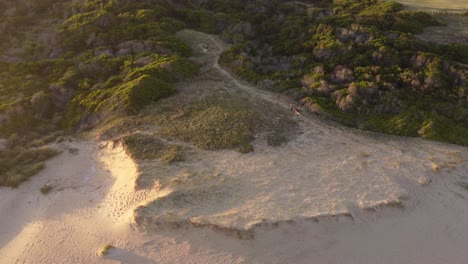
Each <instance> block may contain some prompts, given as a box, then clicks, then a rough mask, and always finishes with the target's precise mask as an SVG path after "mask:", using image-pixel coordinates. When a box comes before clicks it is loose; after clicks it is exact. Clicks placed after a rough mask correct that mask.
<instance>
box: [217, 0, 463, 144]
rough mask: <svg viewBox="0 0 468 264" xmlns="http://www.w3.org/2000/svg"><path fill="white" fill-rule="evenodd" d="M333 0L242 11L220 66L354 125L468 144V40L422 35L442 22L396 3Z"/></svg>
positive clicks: (371, 0)
mask: <svg viewBox="0 0 468 264" xmlns="http://www.w3.org/2000/svg"><path fill="white" fill-rule="evenodd" d="M334 2H335V3H334V4H323V5H322V6H321V7H320V8H319V7H315V8H304V7H302V8H300V7H298V5H297V4H292V3H282V4H281V3H276V4H275V3H273V1H272V2H271V6H268V5H265V9H263V12H260V13H259V12H252V11H250V10H249V9H243V10H244V11H239V13H242V12H245V13H249V12H251V13H250V15H248V16H245V18H247V19H248V20H243V23H244V26H243V29H242V30H237V31H236V30H232V29H231V31H225V37H226V38H227V39H228V40H230V41H231V42H232V43H233V44H234V45H233V46H232V47H231V49H230V50H229V51H227V52H225V53H224V54H223V55H222V57H221V63H223V64H224V65H225V66H226V67H229V68H230V69H231V70H233V71H234V72H235V73H237V74H238V75H240V76H241V77H243V78H245V79H247V80H249V81H251V82H254V83H256V84H257V85H259V86H261V87H264V88H267V89H272V90H275V91H278V92H285V93H288V94H291V95H292V96H294V97H295V98H296V99H298V100H299V101H300V102H301V103H302V104H303V105H305V106H306V107H307V108H309V109H310V110H311V111H313V112H316V113H321V114H325V115H327V116H329V117H332V118H334V119H335V120H337V121H340V122H342V123H344V124H346V125H349V126H354V127H358V128H361V129H368V130H373V131H377V132H384V133H390V134H397V135H404V136H420V137H424V138H430V139H436V140H441V141H446V142H452V143H456V144H461V145H468V99H467V95H468V79H467V76H468V74H467V72H468V71H467V67H466V64H468V46H467V45H462V44H450V45H438V44H435V43H425V42H422V41H420V40H418V39H417V38H416V37H415V36H414V34H415V33H419V32H421V31H422V30H423V29H424V28H425V27H427V26H433V25H440V23H439V22H437V21H436V20H434V19H433V17H432V16H431V15H429V14H427V13H424V12H416V11H406V10H403V8H402V5H401V4H398V3H395V2H379V1H374V0H340V1H334ZM246 29H248V30H246Z"/></svg>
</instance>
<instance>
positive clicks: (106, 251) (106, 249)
mask: <svg viewBox="0 0 468 264" xmlns="http://www.w3.org/2000/svg"><path fill="white" fill-rule="evenodd" d="M113 248H115V247H114V246H112V245H111V244H106V245H104V246H103V247H102V249H101V251H100V252H99V255H101V256H107V255H108V254H109V250H111V249H113Z"/></svg>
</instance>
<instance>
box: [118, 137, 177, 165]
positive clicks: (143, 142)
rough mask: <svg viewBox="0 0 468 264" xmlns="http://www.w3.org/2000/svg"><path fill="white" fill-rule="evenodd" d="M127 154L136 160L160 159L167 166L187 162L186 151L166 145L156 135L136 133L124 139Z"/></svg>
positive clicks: (175, 146)
mask: <svg viewBox="0 0 468 264" xmlns="http://www.w3.org/2000/svg"><path fill="white" fill-rule="evenodd" d="M123 143H124V146H125V148H126V150H127V153H128V154H129V155H130V156H132V158H134V159H136V160H154V159H160V160H161V161H162V162H164V163H166V164H172V163H174V162H182V161H185V149H184V148H183V147H181V146H178V145H172V144H167V143H164V142H163V141H162V140H161V139H159V138H158V137H157V136H156V135H151V134H148V135H147V134H140V133H136V134H133V135H130V136H127V137H125V138H124V139H123Z"/></svg>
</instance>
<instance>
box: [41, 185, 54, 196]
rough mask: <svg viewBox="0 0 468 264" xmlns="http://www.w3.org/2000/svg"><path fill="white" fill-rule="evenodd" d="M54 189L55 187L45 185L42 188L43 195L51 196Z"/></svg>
mask: <svg viewBox="0 0 468 264" xmlns="http://www.w3.org/2000/svg"><path fill="white" fill-rule="evenodd" d="M53 189H54V186H53V185H49V184H45V185H44V186H42V187H41V193H42V194H44V195H46V194H49V193H50V192H51V191H52V190H53Z"/></svg>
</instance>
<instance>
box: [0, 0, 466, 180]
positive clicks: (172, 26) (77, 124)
mask: <svg viewBox="0 0 468 264" xmlns="http://www.w3.org/2000/svg"><path fill="white" fill-rule="evenodd" d="M0 13H1V14H2V16H0V39H1V40H2V41H1V44H0V137H1V138H6V139H8V142H7V144H6V148H5V149H3V150H0V168H1V169H0V185H2V184H6V185H12V186H16V185H17V184H18V183H19V182H21V181H23V180H25V179H27V178H28V177H29V176H31V175H33V174H34V173H35V172H37V171H39V170H40V169H41V168H42V165H43V164H42V162H43V161H44V160H45V159H46V158H47V157H51V156H53V155H56V153H55V152H54V151H51V150H49V149H47V148H44V145H45V144H47V143H51V142H55V141H56V140H59V141H60V140H63V136H64V135H66V134H67V133H75V132H82V131H85V130H89V129H93V128H96V127H98V126H102V125H105V124H107V123H108V122H110V121H112V120H115V119H116V118H118V117H122V116H132V115H137V114H138V113H139V112H140V111H141V110H142V109H143V108H144V107H145V106H147V105H149V104H151V103H153V102H157V101H158V100H159V99H162V98H165V97H168V96H171V95H172V94H174V93H175V92H176V90H175V88H174V84H175V83H176V82H178V81H181V80H188V79H190V78H191V77H193V76H195V75H196V74H197V72H198V68H199V66H198V65H197V64H196V63H194V62H193V61H191V60H189V57H190V56H191V55H192V51H191V48H190V47H189V46H188V45H187V44H186V43H184V42H183V41H182V40H180V39H179V38H177V37H176V35H175V33H176V32H178V31H180V30H182V29H185V28H192V29H195V30H199V31H203V32H208V33H213V34H219V35H220V36H221V37H222V38H223V39H224V40H225V41H226V42H228V43H230V44H232V46H231V48H230V49H229V50H228V51H226V52H225V53H223V55H222V56H221V61H220V63H221V64H222V65H224V66H225V67H227V68H229V69H230V70H232V71H233V72H235V73H236V74H237V75H238V76H240V77H241V78H244V79H246V80H248V81H250V82H253V83H255V84H257V85H258V86H259V87H261V88H263V89H269V90H273V91H276V92H280V93H286V94H289V95H291V96H293V97H294V98H295V99H297V100H298V101H299V102H300V103H301V104H303V105H304V106H306V107H307V108H308V109H309V110H310V111H313V112H316V113H320V114H323V115H326V116H329V117H331V118H333V119H334V120H337V121H339V122H342V123H344V124H346V125H349V126H354V127H358V128H361V129H367V130H372V131H377V132H384V133H390V134H396V135H404V136H421V137H424V138H429V139H436V140H441V141H445V142H451V143H456V144H461V145H468V99H467V94H468V79H467V78H468V77H467V68H466V67H467V66H466V65H467V64H468V46H467V45H466V44H449V45H439V44H433V43H425V42H422V41H420V40H418V39H417V38H415V36H414V34H416V33H419V32H421V31H422V30H423V29H424V28H425V27H428V26H433V25H440V23H439V22H438V21H436V20H435V19H434V18H433V17H432V16H431V15H429V14H427V13H423V12H415V11H406V10H403V7H402V5H401V4H397V3H395V2H387V1H385V2H380V1H375V0H336V1H333V2H331V1H304V3H298V2H292V1H280V0H272V1H269V0H263V1H254V0H239V1H230V0H206V1H198V0H192V1H190V0H186V1H175V0H174V1H171V0H145V1H125V0H78V1H66V0H62V1H31V0H20V1H3V2H1V3H0ZM36 151H39V152H40V153H43V154H41V155H36V154H37V153H39V152H36ZM23 153H26V154H23ZM27 153H36V154H34V155H33V154H27ZM35 157H38V158H35Z"/></svg>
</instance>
